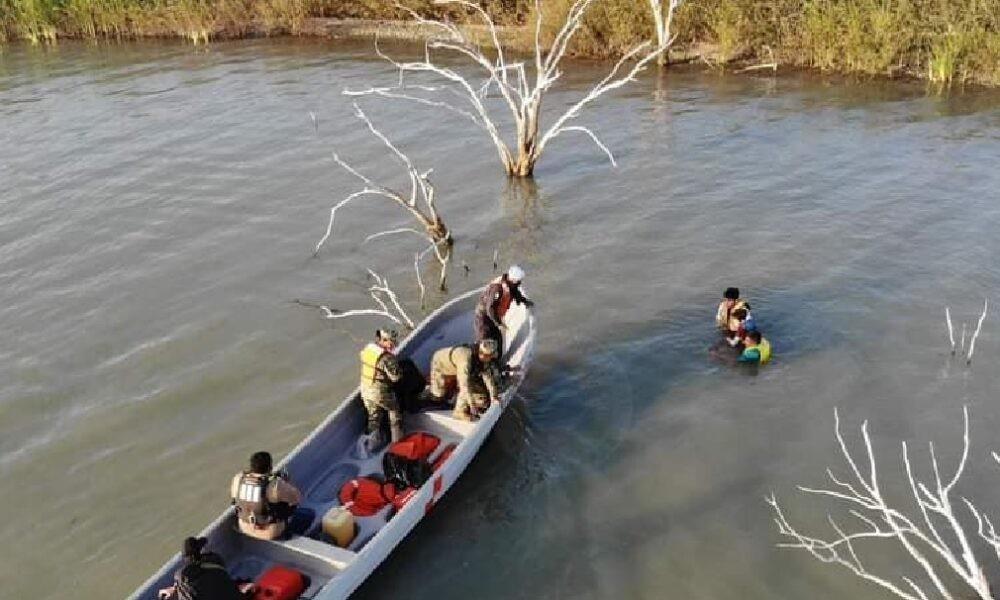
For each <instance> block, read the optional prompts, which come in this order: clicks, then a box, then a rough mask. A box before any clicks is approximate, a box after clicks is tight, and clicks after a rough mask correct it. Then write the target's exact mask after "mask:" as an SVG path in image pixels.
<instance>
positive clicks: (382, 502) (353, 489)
mask: <svg viewBox="0 0 1000 600" xmlns="http://www.w3.org/2000/svg"><path fill="white" fill-rule="evenodd" d="M395 496H396V488H395V487H394V486H393V485H392V484H388V483H382V482H381V481H379V480H377V479H374V478H372V477H357V478H355V479H351V480H350V481H348V482H347V483H345V484H344V485H343V486H341V488H340V494H339V498H340V503H341V504H343V505H344V507H346V508H347V510H349V511H351V514H353V515H354V516H355V517H370V516H372V515H374V514H375V513H377V512H378V511H380V510H382V509H383V508H384V507H385V506H386V505H387V504H389V503H390V502H392V499H393V498H394V497H395Z"/></svg>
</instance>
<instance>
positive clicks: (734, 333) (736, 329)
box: [727, 304, 757, 348]
mask: <svg viewBox="0 0 1000 600" xmlns="http://www.w3.org/2000/svg"><path fill="white" fill-rule="evenodd" d="M744 306H745V307H746V308H737V309H736V310H734V311H733V315H732V319H731V323H730V324H729V338H728V339H727V341H728V342H729V345H730V346H732V347H734V348H735V347H736V346H739V345H740V344H742V343H743V341H744V339H746V336H747V333H749V332H751V331H756V330H757V321H756V320H755V319H754V318H753V314H752V313H751V312H750V305H749V304H744Z"/></svg>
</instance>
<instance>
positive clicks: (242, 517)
mask: <svg viewBox="0 0 1000 600" xmlns="http://www.w3.org/2000/svg"><path fill="white" fill-rule="evenodd" d="M230 496H231V497H232V499H233V504H234V505H235V506H236V516H237V520H238V521H239V527H240V531H242V532H243V533H245V534H246V535H249V536H251V537H255V538H259V539H262V540H273V539H277V538H279V537H281V534H283V533H284V532H285V527H286V526H287V524H288V519H289V518H291V516H292V513H294V512H295V507H296V506H298V505H299V503H300V502H302V494H301V492H299V490H298V488H296V487H295V486H294V485H293V484H292V483H291V482H290V481H288V477H287V476H286V475H285V474H284V473H273V472H271V455H270V454H269V453H267V452H255V453H254V454H253V456H251V457H250V468H249V469H247V470H246V471H241V472H239V473H237V474H236V475H235V476H234V477H233V483H232V485H231V486H230Z"/></svg>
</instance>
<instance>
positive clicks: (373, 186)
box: [314, 103, 453, 302]
mask: <svg viewBox="0 0 1000 600" xmlns="http://www.w3.org/2000/svg"><path fill="white" fill-rule="evenodd" d="M354 111H355V115H356V116H357V117H358V118H359V119H361V120H362V121H363V122H364V123H365V125H367V126H368V129H369V131H371V132H372V135H374V136H375V137H377V138H378V139H379V140H381V141H382V143H383V144H385V146H386V148H388V149H389V150H390V151H391V152H392V153H393V155H394V156H395V157H396V158H397V159H398V160H399V161H400V162H401V163H402V164H403V166H404V167H406V172H407V174H408V175H409V177H410V193H409V194H405V195H404V194H403V193H401V192H398V191H396V190H394V189H392V188H390V187H387V186H384V185H380V184H377V183H375V182H374V181H372V180H371V179H369V178H368V177H367V176H365V175H363V174H362V173H361V172H360V171H358V170H357V169H355V168H354V167H352V166H351V165H349V164H348V163H347V162H345V161H344V160H343V159H341V158H340V156H339V155H337V154H336V153H335V154H334V155H333V159H334V160H335V161H336V162H337V164H339V165H340V166H341V167H343V168H344V170H346V171H347V172H348V173H350V174H351V175H354V176H355V177H357V178H358V179H360V180H361V181H362V182H363V183H364V188H363V189H362V190H361V191H358V192H354V193H353V194H351V195H349V196H347V197H346V198H344V199H343V200H341V201H340V202H338V203H337V204H335V205H334V206H333V208H331V209H330V221H329V223H328V224H327V226H326V233H325V234H324V235H323V238H322V239H320V241H319V243H317V244H316V250H315V251H314V254H318V253H319V250H320V248H322V247H323V244H325V243H326V241H327V240H328V239H329V238H330V235H331V234H332V233H333V223H334V220H335V219H336V218H337V211H338V210H340V209H341V208H343V207H344V206H346V205H347V204H349V203H350V202H352V201H354V200H356V199H358V198H364V197H372V196H374V197H381V198H386V199H388V200H391V201H392V202H394V203H395V204H397V205H399V207H401V208H402V209H403V210H405V211H406V212H407V213H409V214H410V215H411V216H412V217H413V218H414V219H415V220H416V221H417V223H418V224H419V226H420V227H421V229H417V228H414V227H400V228H397V229H389V230H386V231H380V232H378V233H374V234H372V235H369V236H368V237H367V238H365V242H369V241H371V240H373V239H376V238H380V237H385V236H389V235H397V234H404V233H409V234H414V235H417V236H419V237H421V238H423V239H424V240H425V241H426V242H428V243H429V245H428V246H427V247H426V248H424V249H423V250H422V251H421V252H418V253H416V255H415V260H414V265H413V266H414V269H415V270H416V274H417V283H418V285H419V286H420V299H421V302H423V296H424V284H423V279H422V278H421V277H420V261H421V260H422V259H423V257H425V256H427V255H428V254H430V253H432V252H433V254H434V257H435V258H436V259H437V261H438V264H439V265H440V267H441V273H440V277H439V280H438V283H439V287H440V289H441V290H444V289H445V284H446V281H447V276H448V263H449V261H450V260H451V251H452V245H453V241H452V237H451V232H450V231H449V230H448V227H447V226H445V224H444V221H443V220H442V219H441V215H440V214H439V213H438V211H437V207H436V206H435V204H434V185H433V184H431V180H430V174H431V171H432V169H428V170H427V171H424V172H420V171H418V170H417V168H416V167H415V166H414V165H413V162H412V161H411V160H410V158H409V157H408V156H406V154H404V153H403V152H401V151H400V150H399V148H397V147H396V146H395V145H393V143H392V142H391V141H389V138H387V137H386V136H385V135H384V134H383V133H382V132H381V131H379V130H378V129H376V128H375V126H374V125H373V124H372V122H371V120H370V119H369V118H368V116H367V115H365V113H364V111H362V110H361V107H359V106H358V105H357V104H356V103H355V104H354Z"/></svg>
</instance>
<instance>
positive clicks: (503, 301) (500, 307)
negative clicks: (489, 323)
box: [493, 277, 514, 321]
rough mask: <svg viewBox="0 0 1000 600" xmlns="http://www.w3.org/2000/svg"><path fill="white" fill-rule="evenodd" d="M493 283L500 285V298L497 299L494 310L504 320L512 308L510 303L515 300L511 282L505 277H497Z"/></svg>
mask: <svg viewBox="0 0 1000 600" xmlns="http://www.w3.org/2000/svg"><path fill="white" fill-rule="evenodd" d="M493 283H497V284H499V285H500V298H498V299H497V301H496V303H495V306H494V308H493V310H494V311H495V312H496V315H497V318H498V319H500V320H501V321H502V320H503V317H504V315H506V314H507V311H508V310H510V304H511V302H513V301H514V294H512V293H511V291H510V284H509V283H507V282H506V281H504V279H503V277H497V278H496V279H494V280H493Z"/></svg>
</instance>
